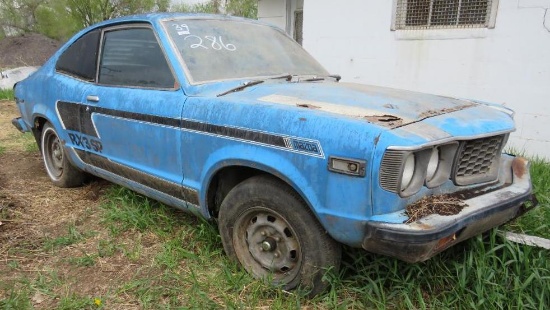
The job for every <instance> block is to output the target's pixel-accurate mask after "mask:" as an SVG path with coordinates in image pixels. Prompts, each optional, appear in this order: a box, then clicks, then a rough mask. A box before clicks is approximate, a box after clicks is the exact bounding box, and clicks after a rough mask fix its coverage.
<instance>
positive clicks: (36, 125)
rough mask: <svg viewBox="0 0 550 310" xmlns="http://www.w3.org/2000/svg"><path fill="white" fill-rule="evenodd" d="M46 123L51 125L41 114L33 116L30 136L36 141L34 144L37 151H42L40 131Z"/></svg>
mask: <svg viewBox="0 0 550 310" xmlns="http://www.w3.org/2000/svg"><path fill="white" fill-rule="evenodd" d="M46 123H50V124H52V122H51V121H50V120H49V119H48V118H47V117H46V116H45V115H42V114H34V115H33V118H32V127H31V130H32V134H33V136H34V139H35V140H36V144H37V145H38V149H39V150H40V151H42V143H41V141H40V139H41V135H42V129H43V128H44V125H45V124H46Z"/></svg>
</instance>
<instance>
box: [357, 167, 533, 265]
mask: <svg viewBox="0 0 550 310" xmlns="http://www.w3.org/2000/svg"><path fill="white" fill-rule="evenodd" d="M501 164H502V167H501V168H502V169H501V170H500V177H499V179H501V180H505V185H504V186H503V187H501V188H499V189H496V190H490V191H486V192H483V191H480V192H473V193H470V196H472V198H469V199H465V200H464V203H466V205H467V207H465V208H464V209H463V210H462V211H461V212H459V213H458V214H456V215H451V216H442V215H437V214H432V215H429V216H427V217H425V218H422V219H420V220H418V221H416V222H413V223H410V224H395V223H385V222H374V221H369V222H367V223H366V235H365V238H364V239H363V244H362V247H363V248H364V249H365V250H367V251H370V252H374V253H379V254H384V255H389V256H393V257H396V258H399V259H401V260H404V261H407V262H411V263H414V262H419V261H424V260H427V259H429V258H430V257H432V256H434V255H435V254H437V253H439V252H441V251H443V250H445V249H447V248H449V247H450V246H452V245H454V244H456V243H458V242H461V241H463V240H466V239H468V238H470V237H473V236H475V235H478V234H480V233H482V232H484V231H487V230H489V229H491V228H494V227H496V226H499V225H501V224H504V223H506V222H508V221H509V220H511V219H514V218H516V217H517V216H519V215H521V214H523V213H525V212H526V211H528V210H530V209H532V208H533V207H535V206H536V204H537V201H536V198H535V197H534V195H533V194H532V187H531V177H530V174H529V163H528V161H527V160H525V159H524V158H520V157H517V158H513V157H509V158H505V159H504V160H503V161H502V162H501ZM526 202H530V203H529V204H526Z"/></svg>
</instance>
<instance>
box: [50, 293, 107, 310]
mask: <svg viewBox="0 0 550 310" xmlns="http://www.w3.org/2000/svg"><path fill="white" fill-rule="evenodd" d="M97 308H98V305H97V304H96V303H95V299H92V298H89V297H82V296H78V295H76V294H68V295H67V296H64V297H62V298H61V299H60V301H59V306H58V307H57V309H58V310H72V309H97Z"/></svg>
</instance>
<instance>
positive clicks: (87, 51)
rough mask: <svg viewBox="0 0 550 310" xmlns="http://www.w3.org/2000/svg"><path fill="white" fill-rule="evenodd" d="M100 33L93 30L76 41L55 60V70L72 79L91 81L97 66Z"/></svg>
mask: <svg viewBox="0 0 550 310" xmlns="http://www.w3.org/2000/svg"><path fill="white" fill-rule="evenodd" d="M100 33H101V32H100V31H99V30H94V31H92V32H88V33H87V34H85V35H83V36H82V37H81V38H80V39H78V40H76V41H75V42H74V43H73V44H71V46H69V48H67V50H65V52H63V54H61V56H60V57H59V59H58V60H57V63H56V64H55V69H56V70H57V71H59V72H64V73H67V74H69V75H72V76H74V77H77V78H80V79H83V80H86V81H93V80H94V79H95V73H96V66H97V51H98V48H99V38H100Z"/></svg>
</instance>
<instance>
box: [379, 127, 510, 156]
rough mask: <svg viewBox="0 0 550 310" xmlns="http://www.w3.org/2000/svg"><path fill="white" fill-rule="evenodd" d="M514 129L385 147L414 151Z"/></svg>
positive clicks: (508, 130)
mask: <svg viewBox="0 0 550 310" xmlns="http://www.w3.org/2000/svg"><path fill="white" fill-rule="evenodd" d="M515 130H516V128H512V129H507V130H501V131H495V132H489V133H483V134H479V135H475V136H454V137H449V138H445V139H440V140H434V141H430V142H426V143H423V144H418V145H411V146H388V147H387V148H386V149H387V150H393V151H415V150H421V149H423V148H427V147H430V146H436V145H440V144H445V143H449V142H455V141H456V142H459V141H467V140H475V139H481V138H487V137H492V136H498V135H504V134H509V133H511V132H514V131H515Z"/></svg>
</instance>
